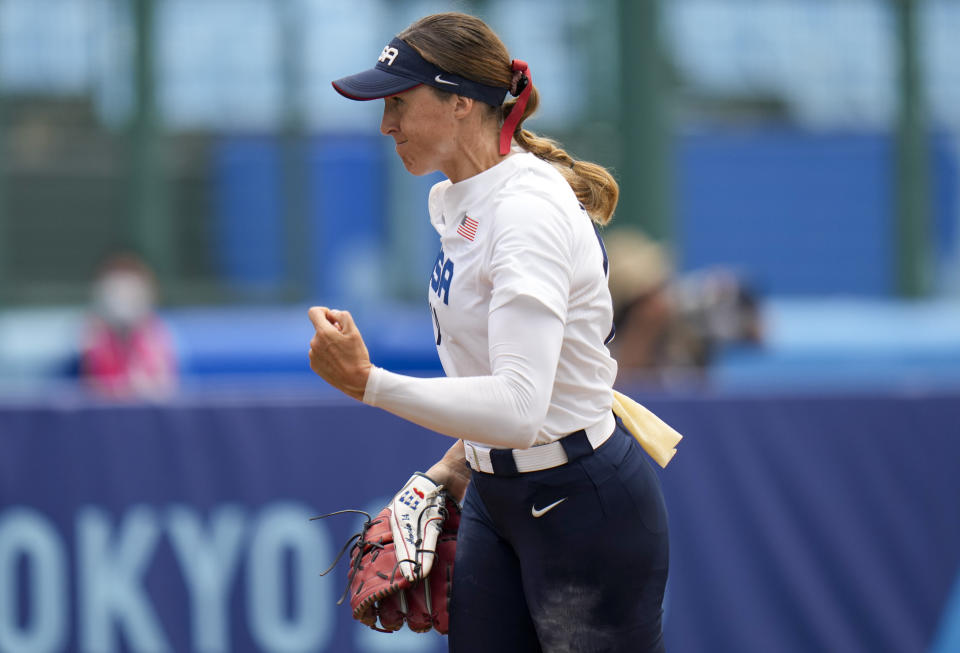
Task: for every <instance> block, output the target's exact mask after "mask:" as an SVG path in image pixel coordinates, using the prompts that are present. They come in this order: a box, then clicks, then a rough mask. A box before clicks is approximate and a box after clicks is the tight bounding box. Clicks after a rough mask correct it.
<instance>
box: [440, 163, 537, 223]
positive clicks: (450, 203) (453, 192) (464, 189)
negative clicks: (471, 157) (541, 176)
mask: <svg viewBox="0 0 960 653" xmlns="http://www.w3.org/2000/svg"><path fill="white" fill-rule="evenodd" d="M531 160H536V157H535V156H534V155H533V154H531V153H529V152H526V151H525V150H522V149H520V148H519V147H518V146H516V145H515V146H514V148H513V155H512V156H509V157H507V158H506V159H504V160H503V161H501V162H500V163H498V164H497V165H495V166H493V167H491V168H487V169H486V170H484V171H483V172H480V173H478V174H476V175H474V176H472V177H469V178H467V179H464V180H463V181H460V182H457V183H456V184H454V183H451V181H450V180H449V179H445V180H443V181H441V182H439V183H437V184H435V185H434V186H433V188H431V189H430V200H429V202H428V208H429V211H430V222H431V223H432V224H433V226H434V228H435V229H436V230H437V232H438V233H439V234H440V235H441V236H442V235H443V234H444V233H445V232H446V226H447V225H448V224H450V223H451V222H456V221H458V220H459V219H460V218H461V214H462V213H463V212H464V211H465V210H466V209H467V207H469V206H471V205H475V204H477V203H478V202H480V201H482V200H483V199H484V198H485V197H486V196H487V195H489V194H490V193H491V192H494V191H495V190H496V189H498V188H499V187H500V186H501V185H502V184H503V183H504V182H505V181H506V180H507V179H509V178H510V177H511V176H513V175H514V174H516V172H517V171H518V170H520V169H522V168H526V167H529V166H530V163H531Z"/></svg>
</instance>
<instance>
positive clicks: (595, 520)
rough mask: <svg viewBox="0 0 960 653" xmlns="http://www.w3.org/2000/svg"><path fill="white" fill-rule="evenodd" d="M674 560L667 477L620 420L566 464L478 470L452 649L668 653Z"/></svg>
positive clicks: (457, 576)
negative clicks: (521, 470)
mask: <svg viewBox="0 0 960 653" xmlns="http://www.w3.org/2000/svg"><path fill="white" fill-rule="evenodd" d="M561 500H562V501H561ZM557 502H559V503H557ZM551 504H556V505H554V506H553V507H552V508H550V509H549V510H546V512H543V511H544V509H545V508H547V507H549V506H550V505H551ZM534 513H540V516H539V517H535V516H534ZM668 558H669V547H668V541H667V513H666V508H665V506H664V502H663V494H662V492H661V490H660V482H659V479H658V478H657V475H656V473H655V472H654V470H653V468H652V467H651V465H650V462H649V460H648V458H647V455H646V454H645V453H644V451H643V449H641V448H640V445H639V444H638V443H637V441H636V440H635V439H634V438H633V437H632V436H631V435H630V434H629V433H627V432H625V431H624V430H623V428H622V427H621V426H619V425H618V426H617V428H616V430H615V431H614V433H613V435H612V436H611V437H610V438H609V439H608V440H607V441H606V442H604V443H603V444H602V445H601V446H600V447H599V448H598V449H597V450H596V451H594V452H593V453H591V454H589V455H586V456H583V457H582V458H579V459H577V460H574V461H571V462H569V463H567V464H566V465H563V466H561V467H555V468H553V469H548V470H543V471H539V472H530V473H527V474H519V475H516V476H498V475H494V474H483V473H479V472H474V473H473V475H472V480H471V482H470V486H469V488H468V490H467V495H466V498H465V499H464V506H463V515H462V518H461V521H460V531H459V535H458V538H457V559H456V565H455V567H454V580H453V594H452V596H451V602H450V609H451V614H450V634H449V647H450V651H451V652H452V653H474V652H476V653H481V652H482V653H514V652H516V653H536V652H538V651H541V652H543V653H561V652H563V653H566V652H568V651H569V652H571V653H572V652H577V653H594V652H597V653H599V652H601V651H603V652H616V651H631V652H632V653H635V652H646V651H663V650H664V649H663V636H662V630H661V623H660V620H661V615H662V608H661V606H662V603H663V592H664V588H665V586H666V582H667V567H668Z"/></svg>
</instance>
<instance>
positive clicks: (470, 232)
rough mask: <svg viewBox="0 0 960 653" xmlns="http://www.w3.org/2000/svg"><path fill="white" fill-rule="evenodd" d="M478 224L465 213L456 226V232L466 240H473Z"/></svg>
mask: <svg viewBox="0 0 960 653" xmlns="http://www.w3.org/2000/svg"><path fill="white" fill-rule="evenodd" d="M479 226H480V224H479V223H478V222H477V221H476V220H474V219H473V218H471V217H470V216H468V215H465V216H463V220H461V221H460V224H459V225H458V226H457V233H458V234H460V235H461V236H463V237H464V238H466V239H467V240H473V239H474V238H475V237H476V236H477V227H479Z"/></svg>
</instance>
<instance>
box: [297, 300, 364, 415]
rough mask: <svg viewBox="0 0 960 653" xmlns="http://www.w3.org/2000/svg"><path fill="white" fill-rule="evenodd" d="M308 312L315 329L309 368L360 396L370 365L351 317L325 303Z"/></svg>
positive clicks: (358, 397) (333, 383)
mask: <svg viewBox="0 0 960 653" xmlns="http://www.w3.org/2000/svg"><path fill="white" fill-rule="evenodd" d="M308 315H309V316H310V321H311V322H313V327H314V329H315V330H316V333H314V335H313V338H311V340H310V369H312V370H313V371H314V372H316V373H317V375H319V376H320V377H321V378H322V379H323V380H324V381H326V382H327V383H329V384H330V385H332V386H333V387H335V388H337V389H338V390H340V391H342V392H343V393H345V394H347V395H350V396H351V397H353V398H354V399H358V400H362V399H363V392H364V390H365V389H366V387H367V378H369V376H370V368H371V367H372V365H371V364H370V355H369V354H368V353H367V346H366V345H365V344H363V337H362V336H361V335H360V331H359V330H358V329H357V325H356V324H354V322H353V317H351V315H350V313H348V312H347V311H335V310H332V309H329V308H327V307H326V306H314V307H313V308H311V309H310V311H309V312H308Z"/></svg>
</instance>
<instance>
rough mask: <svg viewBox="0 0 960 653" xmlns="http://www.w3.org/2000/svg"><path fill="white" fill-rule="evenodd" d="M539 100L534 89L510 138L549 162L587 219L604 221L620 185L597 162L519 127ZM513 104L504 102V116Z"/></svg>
mask: <svg viewBox="0 0 960 653" xmlns="http://www.w3.org/2000/svg"><path fill="white" fill-rule="evenodd" d="M539 102H540V96H539V94H538V93H537V89H536V88H534V89H533V92H532V93H531V94H530V99H529V100H528V101H527V106H526V110H525V111H524V112H523V113H524V115H523V118H521V119H520V123H519V124H518V125H517V130H516V131H515V132H514V134H513V138H514V140H516V141H517V144H518V145H519V146H520V147H522V148H523V149H525V150H526V151H528V152H530V153H532V154H533V155H535V156H537V157H539V158H541V159H543V160H544V161H548V162H549V163H552V164H553V165H554V167H555V168H556V169H557V170H558V171H559V172H560V174H561V175H563V178H564V179H566V181H567V183H568V184H570V188H572V189H573V192H574V194H576V196H577V199H578V200H580V203H581V204H583V206H584V208H585V209H586V211H587V215H589V216H590V219H591V220H593V221H594V222H596V223H597V224H601V225H605V224H607V223H608V222H610V220H611V219H612V218H613V212H614V210H615V209H616V208H617V200H618V199H619V198H620V186H619V184H617V180H616V179H614V178H613V175H611V174H610V172H609V171H607V169H606V168H604V167H603V166H601V165H599V164H596V163H591V162H590V161H578V160H576V159H574V158H573V157H572V156H570V155H569V154H568V153H567V151H566V150H564V149H563V147H562V146H561V145H560V143H558V142H557V141H555V140H552V139H550V138H546V137H544V136H538V135H537V134H535V133H533V132H532V131H529V130H527V129H523V121H524V120H526V119H527V117H528V116H529V115H530V114H532V113H533V112H534V111H535V110H536V108H537V105H538V104H539ZM513 106H514V103H513V102H508V103H506V104H505V105H504V106H503V115H505V116H506V115H508V114H509V112H510V110H511V109H513Z"/></svg>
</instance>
